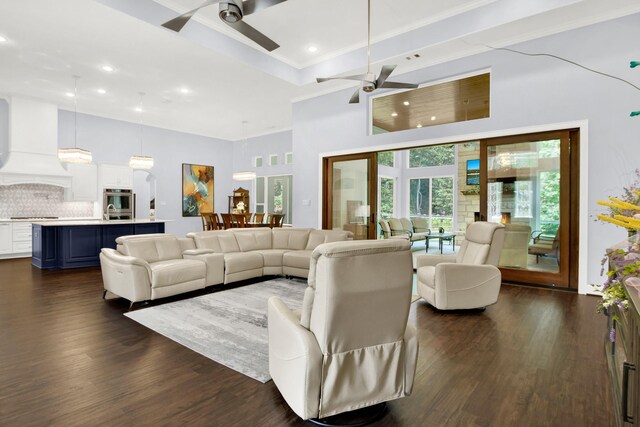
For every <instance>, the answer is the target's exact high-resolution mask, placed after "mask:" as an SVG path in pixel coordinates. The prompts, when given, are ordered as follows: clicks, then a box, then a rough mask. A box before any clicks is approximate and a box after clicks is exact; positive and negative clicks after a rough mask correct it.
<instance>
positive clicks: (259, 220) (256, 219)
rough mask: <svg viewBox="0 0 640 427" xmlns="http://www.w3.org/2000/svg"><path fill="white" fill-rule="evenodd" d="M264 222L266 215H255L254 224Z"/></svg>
mask: <svg viewBox="0 0 640 427" xmlns="http://www.w3.org/2000/svg"><path fill="white" fill-rule="evenodd" d="M263 221H264V214H263V213H254V214H253V222H258V223H261V224H262V222H263Z"/></svg>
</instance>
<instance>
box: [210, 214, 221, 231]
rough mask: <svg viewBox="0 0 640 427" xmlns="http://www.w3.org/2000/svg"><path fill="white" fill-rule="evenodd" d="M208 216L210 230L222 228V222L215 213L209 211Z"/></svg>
mask: <svg viewBox="0 0 640 427" xmlns="http://www.w3.org/2000/svg"><path fill="white" fill-rule="evenodd" d="M209 218H211V230H224V224H223V223H222V221H221V220H220V217H219V216H218V214H217V213H215V212H214V213H210V214H209Z"/></svg>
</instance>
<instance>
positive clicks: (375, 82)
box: [316, 0, 418, 104]
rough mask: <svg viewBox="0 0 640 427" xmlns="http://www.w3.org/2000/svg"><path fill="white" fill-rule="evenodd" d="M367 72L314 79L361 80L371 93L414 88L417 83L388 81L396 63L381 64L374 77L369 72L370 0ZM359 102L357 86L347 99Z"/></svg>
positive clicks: (369, 2) (363, 86) (369, 9)
mask: <svg viewBox="0 0 640 427" xmlns="http://www.w3.org/2000/svg"><path fill="white" fill-rule="evenodd" d="M367 27H368V33H367V73H366V74H358V75H354V76H343V77H318V78H317V79H316V81H317V82H318V83H322V82H326V81H327V80H357V81H361V82H362V90H363V91H365V92H367V93H371V92H373V91H374V90H376V89H415V88H417V87H418V85H417V84H413V83H400V82H390V81H387V78H388V77H389V75H390V74H391V73H393V70H395V68H396V67H397V65H383V66H382V69H381V70H380V75H379V76H378V78H377V79H376V75H375V74H374V73H372V72H371V0H368V1H367ZM359 102H360V88H358V89H357V90H356V91H355V92H354V94H353V95H352V96H351V99H350V100H349V104H358V103H359Z"/></svg>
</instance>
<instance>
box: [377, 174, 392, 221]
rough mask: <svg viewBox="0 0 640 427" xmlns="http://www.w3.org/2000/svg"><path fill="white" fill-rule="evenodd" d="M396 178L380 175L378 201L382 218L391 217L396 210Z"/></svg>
mask: <svg viewBox="0 0 640 427" xmlns="http://www.w3.org/2000/svg"><path fill="white" fill-rule="evenodd" d="M395 187H396V180H395V178H390V177H386V176H381V177H380V185H379V187H378V188H379V190H380V194H379V195H378V201H379V203H380V206H379V208H378V214H379V216H380V218H391V217H392V216H393V212H394V211H395Z"/></svg>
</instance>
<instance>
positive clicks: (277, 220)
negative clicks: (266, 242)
mask: <svg viewBox="0 0 640 427" xmlns="http://www.w3.org/2000/svg"><path fill="white" fill-rule="evenodd" d="M283 222H284V214H271V217H270V218H269V227H271V228H280V227H282V223H283Z"/></svg>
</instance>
